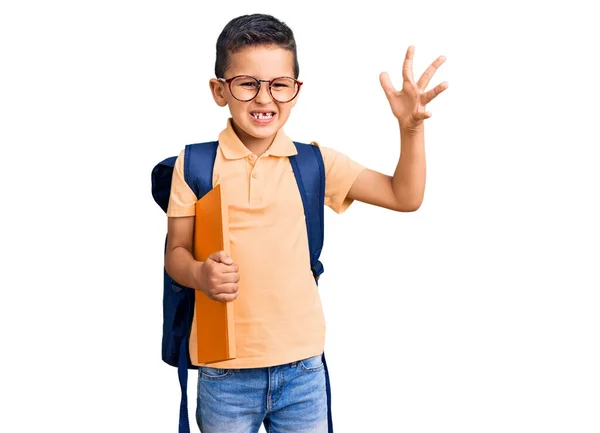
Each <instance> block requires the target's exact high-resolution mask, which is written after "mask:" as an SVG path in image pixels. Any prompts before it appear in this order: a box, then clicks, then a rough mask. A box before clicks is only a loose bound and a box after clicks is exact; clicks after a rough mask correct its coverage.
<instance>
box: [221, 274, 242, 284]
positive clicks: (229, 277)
mask: <svg viewBox="0 0 600 433" xmlns="http://www.w3.org/2000/svg"><path fill="white" fill-rule="evenodd" d="M221 281H222V284H228V283H237V282H239V281H240V274H238V273H237V272H228V273H226V274H223V275H222V276H221Z"/></svg>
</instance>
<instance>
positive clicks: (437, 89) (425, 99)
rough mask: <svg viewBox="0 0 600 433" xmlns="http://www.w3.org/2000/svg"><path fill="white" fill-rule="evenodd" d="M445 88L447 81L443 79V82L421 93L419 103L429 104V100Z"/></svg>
mask: <svg viewBox="0 0 600 433" xmlns="http://www.w3.org/2000/svg"><path fill="white" fill-rule="evenodd" d="M447 88H448V82H447V81H444V82H443V83H440V84H438V85H437V86H435V87H434V88H433V89H431V90H429V91H428V92H425V93H423V95H422V96H421V98H422V99H421V103H422V104H423V105H427V104H429V103H430V102H431V101H433V99H434V98H435V97H436V96H437V95H439V94H440V93H442V92H443V91H444V90H446V89H447Z"/></svg>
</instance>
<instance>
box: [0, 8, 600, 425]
mask: <svg viewBox="0 0 600 433" xmlns="http://www.w3.org/2000/svg"><path fill="white" fill-rule="evenodd" d="M282 3H283V2H274V1H271V2H263V3H257V2H248V1H244V2H241V1H227V2H224V3H217V2H210V3H206V2H199V1H177V2H166V1H165V2H157V1H145V2H142V1H125V0H121V1H104V2H83V1H78V2H76V1H71V2H68V1H56V2H41V1H39V2H32V1H31V2H27V1H22V2H3V4H2V6H0V47H1V53H0V54H1V57H0V58H1V63H2V66H1V67H0V110H1V111H0V115H1V126H0V134H1V137H0V138H1V144H2V147H1V148H2V155H3V157H2V162H3V163H2V169H1V170H0V176H1V179H0V180H1V182H0V188H1V191H2V195H1V197H2V201H3V204H2V213H1V218H2V224H1V226H0V227H1V230H2V244H3V246H4V248H3V249H4V254H3V260H2V283H1V284H2V289H3V290H2V293H3V299H2V302H1V303H0V321H1V330H2V331H1V332H2V343H3V345H2V357H1V361H0V362H1V363H2V367H1V369H0V375H1V377H0V379H1V386H0V393H1V394H2V398H3V401H4V402H5V403H4V404H3V410H2V413H3V415H2V417H0V430H1V431H3V432H34V431H53V432H54V431H57V432H59V431H60V432H81V431H86V432H109V431H110V432H132V431H136V432H137V431H140V432H141V431H146V432H174V431H175V429H176V425H177V411H178V402H179V389H178V383H177V375H176V371H175V369H174V368H172V367H169V366H167V365H166V364H164V363H163V362H162V361H161V359H160V338H161V323H162V322H161V321H162V317H161V314H162V311H161V308H162V307H161V302H162V261H163V246H164V244H163V243H164V236H165V233H166V228H167V225H166V216H165V215H164V213H163V212H162V211H161V210H160V209H159V207H158V206H157V205H156V204H155V203H154V201H153V199H152V196H151V194H150V171H151V169H152V167H153V166H154V165H155V164H156V163H157V162H159V161H160V160H162V159H164V158H166V157H168V156H173V155H176V154H177V153H178V152H179V151H180V150H181V149H182V148H183V146H184V145H185V144H187V143H193V142H198V141H206V140H213V139H216V137H217V134H218V133H219V131H221V130H222V129H223V128H224V127H225V122H226V119H227V117H228V111H227V109H226V108H219V107H218V106H217V105H216V104H215V103H214V102H213V100H212V98H211V96H210V93H209V87H208V80H209V79H210V78H211V77H213V74H214V72H213V70H214V60H215V59H214V56H215V43H216V39H217V36H218V35H219V33H220V31H221V30H222V28H223V27H224V26H225V24H226V23H227V22H228V21H229V20H230V19H232V18H234V17H236V16H238V15H242V14H247V13H254V12H263V13H269V14H272V15H274V16H276V17H277V18H279V19H281V20H283V21H284V22H286V23H287V24H288V25H289V26H290V27H291V28H292V29H293V31H294V33H295V36H296V40H297V43H298V56H299V62H300V71H301V72H300V79H301V80H303V81H304V82H305V87H304V88H303V93H302V95H301V97H300V100H299V101H298V104H297V105H296V107H295V108H294V111H293V112H292V116H291V118H290V120H289V122H288V123H287V124H286V126H285V130H286V133H287V134H288V135H290V136H291V137H292V138H293V139H295V140H299V141H310V140H316V141H318V142H319V143H320V144H321V145H323V146H329V147H333V148H335V149H337V150H339V151H342V152H344V153H346V154H347V155H348V156H350V157H352V158H353V159H355V160H357V161H359V162H361V163H362V164H364V165H366V166H367V167H369V168H372V169H375V170H379V171H382V172H384V173H387V174H392V173H393V170H394V168H395V166H396V163H397V158H398V155H399V150H400V144H399V132H398V128H397V123H396V121H395V119H394V118H393V115H392V114H391V110H390V108H389V105H388V102H387V100H386V99H385V96H384V93H383V91H382V89H381V87H380V84H379V79H378V74H379V73H380V72H382V71H388V72H389V73H390V76H391V78H392V82H393V83H394V84H395V85H396V86H398V87H399V86H400V85H401V82H402V77H401V68H402V60H403V57H404V54H405V52H406V48H407V47H408V45H410V44H414V45H415V46H416V51H415V60H414V74H415V76H416V77H418V76H420V74H421V73H422V72H423V71H424V70H425V68H426V67H427V66H428V65H429V63H430V62H432V61H433V60H434V59H435V58H436V57H437V56H438V55H442V54H443V55H445V56H446V57H447V61H446V63H445V64H444V65H443V66H442V67H441V69H440V70H439V71H438V73H437V74H436V76H435V77H434V79H433V80H432V82H431V86H434V85H436V84H438V83H440V82H442V81H444V80H447V81H448V82H449V89H448V90H446V91H445V92H444V93H443V94H442V95H440V96H439V97H438V98H437V99H436V100H435V101H434V102H433V103H431V104H430V105H429V106H428V109H429V110H430V111H431V112H432V113H433V117H432V118H431V119H428V120H427V121H426V150H427V164H428V165H427V172H428V177H427V188H426V196H425V201H424V203H423V205H422V207H421V208H420V209H419V210H418V211H417V212H415V213H405V214H403V213H394V212H392V211H388V210H386V209H382V208H376V207H372V206H369V205H366V204H364V203H358V202H356V203H354V204H353V205H352V206H351V207H350V209H349V210H348V211H347V213H345V214H343V215H336V214H335V213H334V212H332V211H331V210H330V209H327V210H326V236H325V247H324V251H323V255H322V261H323V263H324V266H325V269H326V271H325V273H324V274H323V277H322V279H321V280H320V286H319V289H320V292H321V295H322V299H323V304H324V309H325V315H326V321H327V340H326V349H325V350H326V355H327V359H328V361H329V365H330V369H331V380H332V392H333V395H332V399H333V416H334V424H335V426H336V431H338V432H341V433H345V432H403V433H404V432H407V433H408V432H411V433H417V432H418V433H429V432H435V433H439V432H454V431H456V432H461V433H467V432H473V433H475V432H476V433H481V432H486V433H492V432H502V433H505V432H514V433H516V432H524V433H525V432H527V433H531V432H544V433H548V432H578V433H585V432H598V431H600V416H599V412H598V410H599V408H600V394H599V391H598V390H599V389H600V369H599V368H598V365H600V349H599V337H600V318H599V315H598V311H599V307H600V295H599V289H600V276H599V268H600V266H599V263H600V260H599V259H600V257H599V256H600V252H599V249H598V245H599V244H600V233H599V229H598V221H600V211H599V206H598V186H599V185H600V178H599V177H600V176H599V174H598V145H599V144H600V140H599V134H598V130H597V125H598V121H597V118H598V114H599V113H598V102H597V101H598V96H599V86H598V83H597V77H598V72H599V68H598V57H597V53H598V50H597V46H596V45H595V44H594V43H593V40H596V41H598V40H600V32H599V31H598V27H597V23H596V21H595V15H594V14H592V13H591V10H589V9H586V7H585V6H584V3H585V2H584V1H570V2H568V3H564V2H551V1H549V2H544V3H542V2H534V1H518V2H514V1H502V2H493V3H492V2H478V3H477V2H472V3H470V2H464V1H463V2H442V1H428V2H410V3H411V4H409V3H408V2H402V3H401V2H394V3H391V2H390V3H389V4H388V2H383V1H376V0H372V1H369V2H368V3H364V4H361V5H360V7H359V6H358V4H357V5H356V6H352V5H350V3H347V2H340V3H339V4H335V3H334V2H323V1H319V2H308V1H302V2H296V3H293V2H286V3H285V5H283V4H282ZM484 4H485V6H483V5H484ZM195 377H196V376H195V373H192V380H191V383H190V388H189V391H190V397H191V399H192V402H194V390H195ZM191 406H192V408H191V409H192V410H193V408H194V407H195V404H192V405H191ZM192 420H193V417H192ZM192 423H193V421H192ZM193 427H194V428H195V430H194V431H197V427H196V426H195V425H193ZM261 431H264V430H261Z"/></svg>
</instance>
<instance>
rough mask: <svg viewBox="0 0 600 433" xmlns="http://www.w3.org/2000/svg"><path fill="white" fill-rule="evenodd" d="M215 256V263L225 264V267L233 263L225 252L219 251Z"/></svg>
mask: <svg viewBox="0 0 600 433" xmlns="http://www.w3.org/2000/svg"><path fill="white" fill-rule="evenodd" d="M216 255H217V259H215V260H216V261H217V262H221V263H225V264H226V265H230V264H232V263H233V259H232V258H231V257H229V256H228V255H227V253H226V252H225V251H219V252H217V253H216Z"/></svg>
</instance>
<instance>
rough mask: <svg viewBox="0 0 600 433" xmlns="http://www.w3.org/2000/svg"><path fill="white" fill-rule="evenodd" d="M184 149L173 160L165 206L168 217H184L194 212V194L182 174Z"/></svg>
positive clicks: (195, 199)
mask: <svg viewBox="0 0 600 433" xmlns="http://www.w3.org/2000/svg"><path fill="white" fill-rule="evenodd" d="M184 157H185V149H184V150H182V151H181V153H180V154H179V156H177V159H176V160H175V167H174V169H173V180H172V182H171V195H170V196H169V206H168V207H167V216H168V217H185V216H193V215H195V214H196V202H197V201H198V199H197V198H196V194H194V191H192V189H191V188H190V187H189V185H188V184H187V182H186V181H185V176H184V174H183V158H184Z"/></svg>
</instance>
